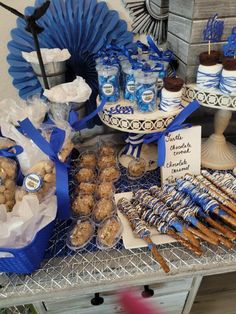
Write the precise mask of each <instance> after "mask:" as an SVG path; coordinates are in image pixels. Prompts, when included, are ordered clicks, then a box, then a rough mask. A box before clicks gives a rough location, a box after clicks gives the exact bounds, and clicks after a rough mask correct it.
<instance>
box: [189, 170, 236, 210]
mask: <svg viewBox="0 0 236 314" xmlns="http://www.w3.org/2000/svg"><path fill="white" fill-rule="evenodd" d="M184 180H187V181H190V182H192V183H193V184H194V185H195V186H197V187H198V188H199V189H200V190H201V191H202V192H204V193H207V194H209V195H210V196H211V197H212V198H214V199H216V200H217V201H218V202H220V203H221V204H223V205H225V206H227V207H229V208H230V209H232V210H234V211H236V204H234V203H232V202H231V201H230V199H229V197H228V196H227V195H226V194H223V195H221V194H220V193H219V190H218V191H216V190H215V189H214V188H215V187H214V186H212V183H211V182H209V181H208V180H207V179H206V178H204V177H203V176H197V177H193V176H192V175H190V174H186V175H185V176H184Z"/></svg>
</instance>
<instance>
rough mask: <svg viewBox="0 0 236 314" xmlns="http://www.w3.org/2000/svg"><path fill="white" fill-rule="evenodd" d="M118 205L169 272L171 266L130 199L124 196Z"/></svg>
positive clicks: (163, 267)
mask: <svg viewBox="0 0 236 314" xmlns="http://www.w3.org/2000/svg"><path fill="white" fill-rule="evenodd" d="M117 205H118V208H119V210H120V211H121V212H122V213H123V214H124V215H125V216H126V217H127V218H128V220H129V222H130V224H131V226H132V229H133V230H134V231H135V233H136V234H137V235H138V236H139V237H140V238H141V239H143V240H144V241H145V242H146V243H147V244H148V247H149V248H150V250H151V252H152V254H153V256H154V258H155V259H156V261H157V262H158V263H159V264H160V266H161V267H162V269H163V270H164V272H165V273H168V272H169V271H170V268H169V266H168V265H167V263H166V261H165V260H164V258H163V257H162V256H161V254H160V253H159V252H158V250H157V247H156V245H155V244H154V243H153V242H152V240H151V237H150V231H149V229H148V228H147V226H146V224H145V223H144V221H142V220H141V219H140V218H139V216H138V213H137V212H136V210H135V208H134V207H133V206H132V204H131V203H130V201H129V200H127V199H125V198H122V199H120V200H119V202H118V204H117Z"/></svg>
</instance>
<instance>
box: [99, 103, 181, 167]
mask: <svg viewBox="0 0 236 314" xmlns="http://www.w3.org/2000/svg"><path fill="white" fill-rule="evenodd" d="M130 106H132V103H130V102H129V101H126V100H124V99H121V100H119V101H118V102H116V103H112V104H111V103H107V104H106V105H105V107H104V109H103V111H101V112H100V113H99V116H100V119H101V120H102V122H103V123H104V124H106V125H107V126H109V127H110V128H113V129H116V130H119V131H122V132H127V133H129V136H128V137H127V138H126V140H125V141H126V143H127V144H126V146H125V147H124V148H122V149H121V151H120V153H119V157H118V158H119V162H120V164H121V165H122V166H124V167H125V168H127V167H128V164H129V162H130V161H131V160H132V159H133V158H134V157H137V154H138V150H139V149H141V154H140V157H141V158H143V159H145V161H146V165H147V167H146V170H147V171H150V170H154V169H156V168H157V164H156V160H157V146H156V145H155V144H143V145H142V142H143V137H144V135H145V134H150V133H155V132H160V131H163V130H165V129H166V127H167V126H168V125H169V124H170V123H171V122H172V121H173V119H174V118H175V117H176V116H177V115H178V113H179V112H180V110H175V111H171V112H165V111H162V110H156V111H154V112H147V113H143V112H139V111H137V110H135V109H134V110H133V113H130V112H131V110H128V108H130ZM133 106H134V105H133ZM116 108H117V109H118V110H119V112H123V113H113V112H114V111H115V109H116ZM125 108H126V110H125ZM125 112H127V113H125ZM140 144H141V146H140Z"/></svg>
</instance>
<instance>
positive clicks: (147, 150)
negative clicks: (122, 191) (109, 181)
mask: <svg viewBox="0 0 236 314" xmlns="http://www.w3.org/2000/svg"><path fill="white" fill-rule="evenodd" d="M122 152H123V148H122V149H121V151H120V153H119V156H118V160H119V163H120V164H121V165H122V166H123V167H125V168H128V165H129V163H130V161H131V160H133V157H131V156H128V155H125V154H122ZM140 158H143V159H144V160H145V161H146V170H147V171H151V170H155V169H157V145H155V144H143V146H142V150H141V154H140Z"/></svg>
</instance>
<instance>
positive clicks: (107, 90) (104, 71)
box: [96, 65, 120, 102]
mask: <svg viewBox="0 0 236 314" xmlns="http://www.w3.org/2000/svg"><path fill="white" fill-rule="evenodd" d="M96 69H97V72H98V84H99V96H100V99H102V100H103V99H105V100H106V101H107V102H116V101H118V100H119V97H120V86H119V68H118V67H116V66H107V65H99V66H97V67H96Z"/></svg>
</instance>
